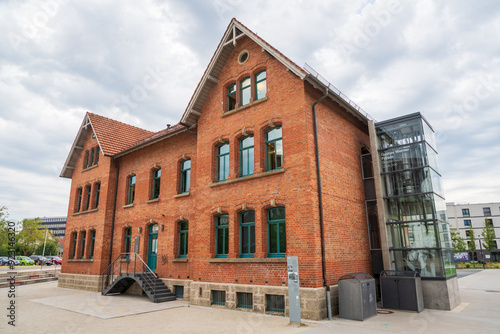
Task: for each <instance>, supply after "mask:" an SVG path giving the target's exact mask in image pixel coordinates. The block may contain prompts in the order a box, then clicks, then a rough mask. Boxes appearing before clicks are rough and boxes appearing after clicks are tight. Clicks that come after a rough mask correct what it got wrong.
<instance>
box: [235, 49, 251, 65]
mask: <svg viewBox="0 0 500 334" xmlns="http://www.w3.org/2000/svg"><path fill="white" fill-rule="evenodd" d="M248 56H249V54H248V50H243V51H241V52H240V54H239V55H238V63H239V64H240V65H242V64H244V63H245V62H246V61H247V60H248Z"/></svg>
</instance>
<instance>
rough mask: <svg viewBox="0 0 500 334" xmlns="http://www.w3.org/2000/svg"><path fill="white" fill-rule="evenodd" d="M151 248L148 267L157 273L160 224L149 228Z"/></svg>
mask: <svg viewBox="0 0 500 334" xmlns="http://www.w3.org/2000/svg"><path fill="white" fill-rule="evenodd" d="M148 244H149V246H148V267H149V268H150V269H151V270H152V271H153V272H154V271H156V253H157V251H158V224H153V225H151V226H150V227H149V243H148Z"/></svg>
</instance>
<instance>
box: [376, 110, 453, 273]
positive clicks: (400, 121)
mask: <svg viewBox="0 0 500 334" xmlns="http://www.w3.org/2000/svg"><path fill="white" fill-rule="evenodd" d="M375 127H376V132H377V141H378V148H379V150H378V153H379V157H380V171H381V172H380V173H381V184H382V187H383V192H384V205H385V213H386V221H385V223H386V225H387V233H388V243H389V253H390V258H391V262H392V264H393V266H394V267H393V268H392V269H396V270H413V271H417V272H419V273H420V275H421V276H422V277H428V278H439V277H447V276H453V275H455V274H456V271H455V266H454V262H453V249H452V246H451V237H450V229H449V226H448V223H447V218H446V203H445V200H444V197H443V188H442V185H441V175H440V174H439V168H438V163H437V161H438V159H437V152H436V142H435V139H434V132H433V130H432V128H431V127H430V126H429V124H428V123H427V121H426V120H425V119H424V118H423V117H422V116H421V115H420V113H416V114H412V115H408V116H404V117H400V118H397V119H393V120H389V121H384V122H381V123H377V124H375Z"/></svg>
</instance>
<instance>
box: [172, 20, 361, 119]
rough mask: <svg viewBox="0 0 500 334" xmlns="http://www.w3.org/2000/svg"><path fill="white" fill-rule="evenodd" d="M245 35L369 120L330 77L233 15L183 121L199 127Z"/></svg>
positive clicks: (296, 72)
mask: <svg viewBox="0 0 500 334" xmlns="http://www.w3.org/2000/svg"><path fill="white" fill-rule="evenodd" d="M243 36H247V37H248V38H250V39H251V40H252V41H254V42H255V43H256V44H258V45H259V46H261V47H262V52H265V53H267V54H268V55H270V56H272V57H274V58H276V59H277V60H278V61H280V62H281V63H282V64H283V65H285V66H286V68H287V70H288V71H290V72H292V73H293V74H295V75H296V76H297V77H299V78H300V79H301V80H305V81H308V82H309V83H311V84H312V85H313V87H314V88H316V89H318V90H321V91H322V92H328V96H329V97H330V98H331V99H332V100H334V101H335V102H337V103H339V104H340V105H341V106H342V107H343V108H344V109H345V110H346V111H347V112H349V113H351V114H352V115H353V116H355V117H356V118H358V119H359V120H360V121H362V122H364V123H366V122H367V119H368V118H371V117H370V116H369V115H368V114H367V113H366V112H365V111H364V110H363V109H361V108H360V107H359V106H358V105H357V104H355V103H354V102H353V101H352V100H351V99H349V98H348V97H347V96H346V95H345V94H343V93H342V92H341V91H340V90H338V89H337V88H335V87H334V86H333V85H331V84H330V83H329V82H328V81H326V80H324V79H323V80H321V79H322V77H321V76H320V75H319V74H318V73H316V72H315V71H314V70H312V68H310V66H307V64H306V68H304V69H303V68H301V67H300V66H298V65H297V64H295V63H294V62H293V61H291V60H290V59H288V58H287V57H286V56H285V55H284V54H282V53H281V52H279V51H278V50H277V49H276V48H274V47H273V46H271V45H270V44H269V43H267V42H266V41H264V40H263V39H262V38H261V37H259V36H258V35H257V34H255V33H254V32H253V31H251V30H250V29H248V28H247V27H246V26H244V25H243V24H242V23H241V22H239V21H238V20H236V19H235V18H233V19H232V20H231V22H230V23H229V26H228V27H227V29H226V32H225V33H224V36H223V37H222V39H221V41H220V42H219V45H218V46H217V49H216V50H215V52H214V55H213V56H212V59H211V60H210V63H209V64H208V67H207V68H206V70H205V72H204V73H203V76H202V77H201V80H200V82H199V83H198V86H197V87H196V90H195V91H194V93H193V96H192V97H191V100H190V101H189V104H188V106H187V108H186V110H185V111H184V114H183V115H182V118H181V121H180V123H181V124H184V125H186V126H189V127H195V126H196V124H197V121H198V117H200V116H201V110H202V108H203V104H204V103H205V101H206V100H207V98H208V96H209V94H210V91H211V90H212V88H213V87H214V86H215V85H216V84H218V83H219V80H218V77H219V74H220V73H221V71H222V69H223V67H224V65H225V63H226V61H227V60H228V58H229V55H230V54H231V52H232V51H233V49H234V46H235V45H236V43H237V40H238V39H240V38H241V37H243Z"/></svg>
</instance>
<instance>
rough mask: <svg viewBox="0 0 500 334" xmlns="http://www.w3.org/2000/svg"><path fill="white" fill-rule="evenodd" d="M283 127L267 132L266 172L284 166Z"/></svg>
mask: <svg viewBox="0 0 500 334" xmlns="http://www.w3.org/2000/svg"><path fill="white" fill-rule="evenodd" d="M281 136H282V133H281V127H280V126H278V127H275V128H272V129H269V130H268V131H267V132H266V170H274V169H278V168H281V167H282V165H283V140H282V137H281Z"/></svg>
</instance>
